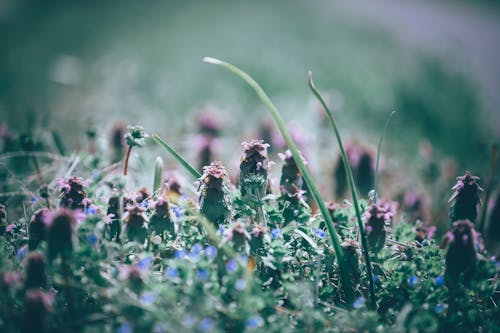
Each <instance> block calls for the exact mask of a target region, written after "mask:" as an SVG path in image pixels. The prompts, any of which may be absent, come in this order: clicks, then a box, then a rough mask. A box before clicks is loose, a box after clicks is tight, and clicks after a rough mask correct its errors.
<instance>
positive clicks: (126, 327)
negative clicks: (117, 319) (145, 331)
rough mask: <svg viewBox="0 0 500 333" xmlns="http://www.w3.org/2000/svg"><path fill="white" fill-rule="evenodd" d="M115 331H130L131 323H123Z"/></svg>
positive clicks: (126, 332) (123, 332)
mask: <svg viewBox="0 0 500 333" xmlns="http://www.w3.org/2000/svg"><path fill="white" fill-rule="evenodd" d="M116 333H132V325H130V323H123V324H121V325H120V327H118V329H117V330H116Z"/></svg>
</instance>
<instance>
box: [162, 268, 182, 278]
mask: <svg viewBox="0 0 500 333" xmlns="http://www.w3.org/2000/svg"><path fill="white" fill-rule="evenodd" d="M165 275H166V276H167V277H168V278H169V279H177V278H178V277H179V271H178V270H177V269H175V268H173V267H169V268H167V270H166V271H165Z"/></svg>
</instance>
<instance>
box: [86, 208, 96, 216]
mask: <svg viewBox="0 0 500 333" xmlns="http://www.w3.org/2000/svg"><path fill="white" fill-rule="evenodd" d="M96 213H97V211H96V209H95V207H94V206H88V207H87V209H85V215H95V214H96Z"/></svg>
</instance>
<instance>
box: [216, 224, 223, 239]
mask: <svg viewBox="0 0 500 333" xmlns="http://www.w3.org/2000/svg"><path fill="white" fill-rule="evenodd" d="M223 233H224V226H222V225H219V228H218V229H217V233H216V234H217V236H220V235H222V234H223Z"/></svg>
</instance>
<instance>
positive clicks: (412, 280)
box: [408, 275, 419, 287]
mask: <svg viewBox="0 0 500 333" xmlns="http://www.w3.org/2000/svg"><path fill="white" fill-rule="evenodd" d="M418 282H419V280H418V277H417V276H415V275H412V276H410V278H409V279H408V284H409V285H410V287H415V286H416V285H417V284H418Z"/></svg>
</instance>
